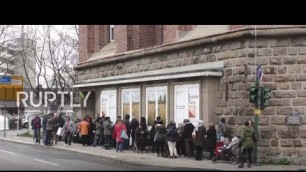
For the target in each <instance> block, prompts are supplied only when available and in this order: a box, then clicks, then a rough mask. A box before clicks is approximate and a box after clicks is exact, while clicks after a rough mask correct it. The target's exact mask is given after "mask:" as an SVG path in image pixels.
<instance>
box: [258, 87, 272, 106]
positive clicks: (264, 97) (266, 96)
mask: <svg viewBox="0 0 306 172" xmlns="http://www.w3.org/2000/svg"><path fill="white" fill-rule="evenodd" d="M270 99H271V89H269V88H265V87H261V88H260V109H261V110H264V109H265V108H266V107H268V106H270V103H269V101H268V100H270Z"/></svg>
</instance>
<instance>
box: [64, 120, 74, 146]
mask: <svg viewBox="0 0 306 172" xmlns="http://www.w3.org/2000/svg"><path fill="white" fill-rule="evenodd" d="M63 127H64V130H65V147H67V144H68V147H71V140H72V130H73V122H72V121H71V120H70V117H67V120H66V122H65V124H64V126H63Z"/></svg>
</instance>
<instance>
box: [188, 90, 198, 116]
mask: <svg viewBox="0 0 306 172" xmlns="http://www.w3.org/2000/svg"><path fill="white" fill-rule="evenodd" d="M198 114H199V87H198V85H192V86H189V88H188V117H189V118H198Z"/></svg>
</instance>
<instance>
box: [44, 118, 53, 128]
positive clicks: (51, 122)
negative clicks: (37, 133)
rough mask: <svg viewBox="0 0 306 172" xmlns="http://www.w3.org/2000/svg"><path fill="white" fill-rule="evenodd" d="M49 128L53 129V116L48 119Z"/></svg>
mask: <svg viewBox="0 0 306 172" xmlns="http://www.w3.org/2000/svg"><path fill="white" fill-rule="evenodd" d="M46 129H47V130H53V118H52V117H50V118H49V119H48V120H47V128H46Z"/></svg>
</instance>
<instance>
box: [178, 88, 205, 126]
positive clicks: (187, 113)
mask: <svg viewBox="0 0 306 172" xmlns="http://www.w3.org/2000/svg"><path fill="white" fill-rule="evenodd" d="M199 113H200V84H188V85H175V86H174V122H175V123H176V124H178V123H182V122H183V120H184V119H187V118H188V119H189V120H190V122H192V123H194V122H196V121H198V120H199V118H200V115H199Z"/></svg>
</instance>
